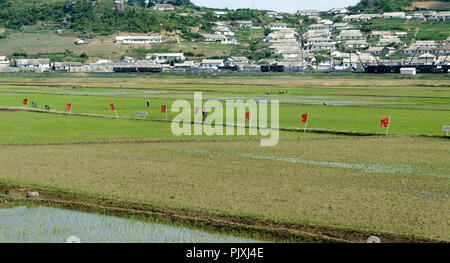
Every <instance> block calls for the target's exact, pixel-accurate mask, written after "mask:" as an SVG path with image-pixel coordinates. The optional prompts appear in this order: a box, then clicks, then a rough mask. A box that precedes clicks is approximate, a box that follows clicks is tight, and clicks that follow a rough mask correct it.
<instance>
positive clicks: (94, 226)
mask: <svg viewBox="0 0 450 263" xmlns="http://www.w3.org/2000/svg"><path fill="white" fill-rule="evenodd" d="M73 236H76V237H77V238H79V239H80V241H81V243H110V242H112V243H249V242H251V243H254V242H261V241H258V240H253V239H248V238H242V237H237V236H233V235H227V234H218V233H217V234H216V233H209V232H206V231H200V230H193V229H189V228H185V227H179V226H169V225H164V224H158V223H150V222H144V221H140V220H134V219H126V218H120V217H115V216H104V215H99V214H91V213H85V212H78V211H72V210H66V209H60V208H51V207H44V206H38V207H25V206H19V207H13V208H0V243H65V242H67V240H68V239H69V238H70V237H73Z"/></svg>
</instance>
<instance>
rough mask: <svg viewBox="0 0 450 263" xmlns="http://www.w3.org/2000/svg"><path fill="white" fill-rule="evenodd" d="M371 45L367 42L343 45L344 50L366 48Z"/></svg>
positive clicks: (349, 42)
mask: <svg viewBox="0 0 450 263" xmlns="http://www.w3.org/2000/svg"><path fill="white" fill-rule="evenodd" d="M368 46H369V44H368V43H367V42H366V41H365V40H349V41H347V42H345V43H344V44H343V47H344V48H366V47H368Z"/></svg>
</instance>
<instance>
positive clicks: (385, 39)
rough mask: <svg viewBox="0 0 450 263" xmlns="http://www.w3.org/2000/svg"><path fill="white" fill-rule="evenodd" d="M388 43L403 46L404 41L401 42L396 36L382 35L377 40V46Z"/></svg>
mask: <svg viewBox="0 0 450 263" xmlns="http://www.w3.org/2000/svg"><path fill="white" fill-rule="evenodd" d="M390 44H395V45H398V46H405V43H404V42H402V41H401V40H400V39H399V38H398V37H397V36H383V37H381V38H380V40H379V41H378V42H377V46H387V45H390Z"/></svg>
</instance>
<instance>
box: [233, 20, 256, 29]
mask: <svg viewBox="0 0 450 263" xmlns="http://www.w3.org/2000/svg"><path fill="white" fill-rule="evenodd" d="M234 24H235V25H236V26H238V27H241V28H252V27H253V22H252V21H236V22H234Z"/></svg>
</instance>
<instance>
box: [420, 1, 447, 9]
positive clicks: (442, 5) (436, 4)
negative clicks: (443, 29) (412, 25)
mask: <svg viewBox="0 0 450 263" xmlns="http://www.w3.org/2000/svg"><path fill="white" fill-rule="evenodd" d="M413 7H415V8H424V9H439V10H441V9H450V3H449V2H440V1H429V2H413Z"/></svg>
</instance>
